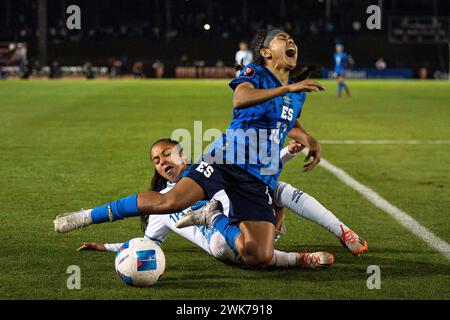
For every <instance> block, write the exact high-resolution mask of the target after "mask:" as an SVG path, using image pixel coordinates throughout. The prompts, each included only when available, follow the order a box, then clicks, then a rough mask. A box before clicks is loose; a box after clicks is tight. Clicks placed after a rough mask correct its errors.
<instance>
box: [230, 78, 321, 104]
mask: <svg viewBox="0 0 450 320" xmlns="http://www.w3.org/2000/svg"><path fill="white" fill-rule="evenodd" d="M324 90H325V88H324V87H323V86H322V85H321V84H319V83H318V82H316V81H312V80H303V81H300V82H296V83H292V84H289V85H286V86H281V87H278V88H274V89H255V87H254V86H253V85H252V84H251V83H249V82H243V83H241V84H239V85H238V86H237V87H236V89H235V90H234V95H233V106H234V107H235V108H246V107H250V106H254V105H257V104H259V103H262V102H265V101H267V100H270V99H273V98H275V97H278V96H280V95H283V94H286V93H288V92H312V91H324Z"/></svg>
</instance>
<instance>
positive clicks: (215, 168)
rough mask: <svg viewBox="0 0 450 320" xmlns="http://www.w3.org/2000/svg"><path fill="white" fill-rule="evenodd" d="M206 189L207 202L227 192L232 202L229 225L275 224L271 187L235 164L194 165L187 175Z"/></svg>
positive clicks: (203, 163) (204, 163)
mask: <svg viewBox="0 0 450 320" xmlns="http://www.w3.org/2000/svg"><path fill="white" fill-rule="evenodd" d="M186 177H189V178H191V179H192V180H194V181H195V182H197V184H198V185H200V186H201V187H202V188H203V191H204V192H205V194H206V197H207V199H212V198H213V197H214V195H216V194H217V193H219V192H221V191H222V190H223V191H225V193H226V196H227V197H228V199H229V201H230V205H229V214H228V218H229V222H230V223H232V224H237V223H239V222H240V221H246V220H250V221H267V222H271V223H273V224H275V211H274V210H273V204H272V197H271V193H270V189H269V187H268V186H267V185H266V184H264V183H263V182H262V181H261V180H259V179H258V178H256V177H254V176H252V175H251V174H250V173H248V172H247V171H245V170H243V169H241V168H239V167H238V166H235V165H233V164H214V163H213V164H208V163H206V162H200V163H197V164H194V165H192V167H191V170H190V171H189V173H188V174H187V175H186Z"/></svg>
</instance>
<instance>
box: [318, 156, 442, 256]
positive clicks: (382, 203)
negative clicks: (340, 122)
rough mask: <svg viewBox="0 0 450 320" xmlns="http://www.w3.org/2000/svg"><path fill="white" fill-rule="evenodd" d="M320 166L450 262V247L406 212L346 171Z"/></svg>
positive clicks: (328, 164) (328, 163)
mask: <svg viewBox="0 0 450 320" xmlns="http://www.w3.org/2000/svg"><path fill="white" fill-rule="evenodd" d="M319 165H320V166H322V167H323V168H325V169H326V170H328V171H330V172H331V173H332V174H333V175H335V176H336V177H337V178H338V179H339V180H341V181H342V182H344V183H345V184H346V185H348V186H349V187H351V188H352V189H354V190H356V191H357V192H358V193H360V194H361V195H362V196H363V197H364V198H366V199H367V200H369V201H370V202H371V203H372V204H373V205H375V206H376V207H377V208H379V209H381V210H383V211H384V212H386V213H387V214H389V215H390V216H391V217H392V218H394V219H395V220H397V222H398V223H400V224H401V225H402V226H404V227H405V228H406V229H408V230H409V231H411V232H412V233H414V234H415V235H416V236H417V237H419V238H420V239H422V240H423V241H425V242H426V243H427V244H428V245H429V246H431V247H432V248H434V249H436V250H437V251H439V252H440V253H442V254H443V255H444V256H445V257H446V258H447V259H448V260H450V245H449V244H448V243H447V242H445V241H444V240H442V239H440V238H439V237H437V236H436V235H435V234H434V233H433V232H431V231H430V230H428V229H427V228H425V227H424V226H422V225H421V224H420V223H419V222H417V221H416V220H415V219H414V218H412V217H411V216H410V215H409V214H407V213H406V212H405V211H403V210H401V209H399V208H397V207H396V206H394V205H392V204H391V203H390V202H388V201H387V200H386V199H384V198H383V197H381V196H380V195H379V194H378V193H376V192H375V191H373V190H372V189H370V188H369V187H367V186H365V185H363V184H361V183H360V182H358V181H356V180H355V179H354V178H352V177H351V176H350V175H349V174H348V173H346V172H345V171H344V170H342V169H340V168H338V167H336V166H335V165H333V164H331V163H330V162H328V161H327V160H325V159H322V160H321V161H320V164H319Z"/></svg>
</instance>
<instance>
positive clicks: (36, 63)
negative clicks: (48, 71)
mask: <svg viewBox="0 0 450 320" xmlns="http://www.w3.org/2000/svg"><path fill="white" fill-rule="evenodd" d="M41 71H42V66H41V63H40V61H39V60H36V61H34V63H33V69H32V71H31V74H32V75H33V76H35V77H40V76H41Z"/></svg>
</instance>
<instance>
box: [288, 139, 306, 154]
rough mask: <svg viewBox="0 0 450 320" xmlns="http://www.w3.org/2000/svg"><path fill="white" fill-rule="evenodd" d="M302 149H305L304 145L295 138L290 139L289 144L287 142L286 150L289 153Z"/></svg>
mask: <svg viewBox="0 0 450 320" xmlns="http://www.w3.org/2000/svg"><path fill="white" fill-rule="evenodd" d="M303 149H305V146H304V145H303V144H301V143H300V142H297V141H295V140H291V142H289V144H288V151H289V153H290V154H296V153H299V152H300V151H302V150H303Z"/></svg>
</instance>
